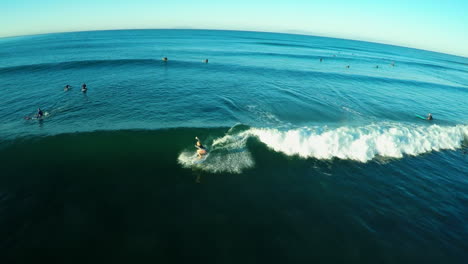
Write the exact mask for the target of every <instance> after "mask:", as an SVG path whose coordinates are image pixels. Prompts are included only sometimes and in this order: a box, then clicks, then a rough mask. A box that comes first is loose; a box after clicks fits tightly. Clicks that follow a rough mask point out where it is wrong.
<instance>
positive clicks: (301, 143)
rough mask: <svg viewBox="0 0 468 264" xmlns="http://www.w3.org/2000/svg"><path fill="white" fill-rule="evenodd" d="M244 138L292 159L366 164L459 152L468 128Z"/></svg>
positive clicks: (376, 127) (397, 127) (388, 127)
mask: <svg viewBox="0 0 468 264" xmlns="http://www.w3.org/2000/svg"><path fill="white" fill-rule="evenodd" d="M242 134H249V135H251V136H255V137H257V138H258V139H259V140H260V141H261V142H263V143H264V144H266V145H267V146H268V147H269V148H271V149H273V150H274V151H277V152H282V153H284V154H286V155H290V156H292V155H298V156H300V157H304V158H317V159H332V158H340V159H350V160H357V161H361V162H366V161H369V160H371V159H373V158H375V157H376V156H383V157H392V158H401V157H403V156H404V155H419V154H422V153H426V152H430V151H439V150H443V149H456V148H460V147H461V145H462V143H463V140H464V138H465V137H468V126H466V125H457V126H453V127H443V126H438V125H432V126H413V125H403V124H373V125H367V126H363V127H340V128H336V129H331V130H328V129H326V128H320V127H305V128H298V129H291V130H278V129H271V128H251V129H249V130H247V131H244V132H242Z"/></svg>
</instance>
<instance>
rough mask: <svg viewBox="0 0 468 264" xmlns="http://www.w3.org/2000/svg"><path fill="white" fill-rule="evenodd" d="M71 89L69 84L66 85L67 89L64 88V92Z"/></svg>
mask: <svg viewBox="0 0 468 264" xmlns="http://www.w3.org/2000/svg"><path fill="white" fill-rule="evenodd" d="M70 88H71V86H70V85H68V84H67V85H65V88H63V90H64V91H68V90H70Z"/></svg>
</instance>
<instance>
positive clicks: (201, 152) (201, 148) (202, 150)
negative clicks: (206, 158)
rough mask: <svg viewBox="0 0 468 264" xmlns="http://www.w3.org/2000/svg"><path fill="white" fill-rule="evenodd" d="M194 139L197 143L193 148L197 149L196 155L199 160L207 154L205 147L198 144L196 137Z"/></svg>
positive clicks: (198, 140)
mask: <svg viewBox="0 0 468 264" xmlns="http://www.w3.org/2000/svg"><path fill="white" fill-rule="evenodd" d="M195 139H196V140H197V143H196V144H195V147H196V148H197V155H198V158H199V159H201V158H202V156H203V155H206V154H207V153H208V152H207V151H206V148H205V146H203V145H202V143H201V142H200V139H198V137H195Z"/></svg>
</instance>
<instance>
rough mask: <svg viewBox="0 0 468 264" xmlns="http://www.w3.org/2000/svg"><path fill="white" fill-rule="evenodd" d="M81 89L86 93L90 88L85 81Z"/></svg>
mask: <svg viewBox="0 0 468 264" xmlns="http://www.w3.org/2000/svg"><path fill="white" fill-rule="evenodd" d="M81 91H82V92H83V93H86V92H87V91H88V88H86V83H83V85H81Z"/></svg>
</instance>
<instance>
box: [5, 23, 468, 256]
mask: <svg viewBox="0 0 468 264" xmlns="http://www.w3.org/2000/svg"><path fill="white" fill-rule="evenodd" d="M164 57H167V61H163V60H162V58H164ZM206 59H208V62H207V63H206V62H205V60H206ZM83 83H85V84H86V85H87V88H88V91H87V92H86V93H82V92H81V91H80V88H81V85H82V84H83ZM65 85H71V86H72V88H71V89H70V90H68V91H64V86H65ZM0 87H1V91H2V95H1V96H0V255H1V256H2V259H3V261H2V263H31V262H33V261H34V262H38V261H39V262H44V263H47V262H48V263H51V262H52V263H110V262H113V263H150V262H152V263H187V262H197V263H198V262H210V263H312V262H318V263H467V261H468V240H467V238H468V166H467V164H468V163H467V161H468V155H467V152H468V58H464V57H458V56H454V55H447V54H441V53H436V52H430V51H424V50H417V49H411V48H404V47H399V46H391V45H384V44H377V43H369V42H362V41H353V40H345V39H335V38H325V37H314V36H305V35H291V34H277V33H261V32H241V31H217V30H116V31H93V32H73V33H58V34H45V35H34V36H22V37H10V38H1V39H0ZM38 108H41V109H42V110H43V111H44V113H45V115H44V116H43V117H42V118H39V119H37V118H35V113H36V111H37V109H38ZM428 113H431V114H432V115H433V118H434V119H433V120H424V119H421V118H418V117H417V116H416V115H420V116H423V117H425V116H426V115H427V114H428ZM196 136H197V137H198V138H200V140H201V142H202V144H203V145H204V146H205V147H206V148H207V149H208V155H207V156H204V157H203V158H202V159H199V158H198V157H196V148H195V146H194V145H195V143H196V140H195V137H196Z"/></svg>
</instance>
